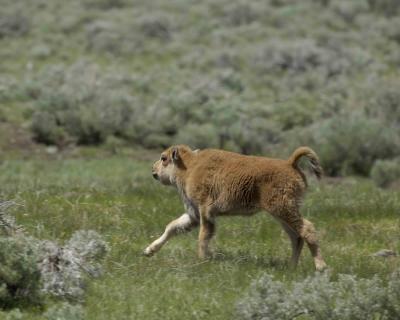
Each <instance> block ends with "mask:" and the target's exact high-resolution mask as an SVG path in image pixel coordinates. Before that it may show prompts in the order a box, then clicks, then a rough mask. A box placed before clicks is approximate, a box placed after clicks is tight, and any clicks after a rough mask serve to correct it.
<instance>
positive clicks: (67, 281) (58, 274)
mask: <svg viewBox="0 0 400 320" xmlns="http://www.w3.org/2000/svg"><path fill="white" fill-rule="evenodd" d="M39 249H40V250H41V260H40V262H39V267H40V271H41V277H42V282H43V289H42V290H43V291H44V292H46V293H50V294H51V295H54V296H57V297H61V298H67V299H70V300H74V301H76V300H78V301H80V300H82V299H83V297H84V293H85V288H86V282H87V275H90V276H92V277H98V276H100V275H101V272H102V269H101V264H100V262H101V260H102V259H103V258H104V257H105V255H106V253H107V251H108V246H107V243H106V242H105V241H104V240H103V239H102V237H101V236H100V235H99V234H98V233H96V232H95V231H91V230H89V231H83V230H80V231H77V232H75V233H74V234H73V235H72V237H71V239H70V240H69V241H68V242H67V243H66V244H65V245H64V246H59V245H57V244H56V243H54V242H51V241H43V242H41V243H40V247H39Z"/></svg>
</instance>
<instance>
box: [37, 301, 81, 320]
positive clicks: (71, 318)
mask: <svg viewBox="0 0 400 320" xmlns="http://www.w3.org/2000/svg"><path fill="white" fill-rule="evenodd" d="M43 316H44V318H45V319H46V320H83V319H84V311H83V308H82V306H80V305H71V304H69V303H68V302H64V303H62V304H57V305H54V306H52V307H51V308H49V309H48V310H47V311H46V312H45V313H44V314H43Z"/></svg>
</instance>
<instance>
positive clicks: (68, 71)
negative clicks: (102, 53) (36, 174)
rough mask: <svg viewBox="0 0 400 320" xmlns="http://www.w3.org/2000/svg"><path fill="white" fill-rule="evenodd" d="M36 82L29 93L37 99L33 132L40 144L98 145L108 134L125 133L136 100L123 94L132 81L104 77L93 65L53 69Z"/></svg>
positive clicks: (44, 72)
mask: <svg viewBox="0 0 400 320" xmlns="http://www.w3.org/2000/svg"><path fill="white" fill-rule="evenodd" d="M35 80H36V85H29V86H27V94H31V95H32V96H33V98H34V99H35V104H36V110H35V112H34V114H33V117H32V131H33V133H34V135H35V138H36V140H38V141H39V142H43V143H47V144H58V145H63V144H65V143H68V142H71V141H75V142H77V143H80V144H99V143H102V142H104V141H105V139H106V138H107V137H108V136H109V135H119V134H122V132H121V130H122V128H123V127H124V125H125V123H126V122H129V120H130V117H132V116H133V114H134V107H135V106H136V105H135V100H134V98H133V97H132V96H131V95H130V94H129V93H128V90H126V91H122V87H123V86H128V85H129V84H130V81H131V80H130V79H129V78H124V77H120V76H117V75H110V74H107V75H103V74H102V73H101V71H100V69H99V68H98V67H97V66H96V65H94V64H90V63H87V62H85V61H80V62H78V63H76V64H74V65H72V66H70V67H65V66H51V67H49V68H47V69H45V70H44V71H43V72H42V74H39V76H38V79H35ZM35 80H34V81H35Z"/></svg>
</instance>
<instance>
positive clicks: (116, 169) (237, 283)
mask: <svg viewBox="0 0 400 320" xmlns="http://www.w3.org/2000/svg"><path fill="white" fill-rule="evenodd" d="M150 168H151V163H150V162H148V161H138V160H135V159H133V158H132V157H128V156H115V157H106V158H103V159H93V158H88V159H84V158H77V159H72V158H70V159H58V160H43V159H41V160H39V159H38V160H7V161H4V162H3V163H2V164H1V165H0V170H1V174H0V186H1V187H0V198H1V199H14V200H15V201H16V202H17V203H18V204H19V206H17V207H16V208H15V209H14V211H13V214H15V216H16V218H17V221H18V223H20V224H21V225H23V226H24V227H25V229H26V231H27V232H29V233H30V234H32V235H34V236H36V237H38V238H43V239H58V241H60V242H62V241H63V240H64V239H67V238H69V237H70V235H71V234H72V233H73V232H74V231H76V230H78V229H94V230H96V231H98V232H99V233H101V234H102V235H103V236H104V237H105V239H106V240H107V241H108V242H109V244H110V247H111V251H110V253H109V255H108V257H107V259H106V262H105V271H106V272H105V274H104V276H103V277H101V278H100V279H96V280H93V281H91V282H90V285H89V288H88V291H87V297H86V301H85V303H84V308H85V310H86V318H87V319H96V320H97V319H107V320H110V319H116V320H117V319H118V320H121V319H160V318H163V319H230V318H232V317H233V316H234V306H235V303H236V301H237V300H238V299H240V298H241V297H243V295H244V294H245V292H246V290H247V289H248V287H249V285H250V283H251V281H252V280H254V279H257V278H258V277H260V276H261V274H263V273H265V272H266V273H270V274H273V275H275V277H276V278H277V279H281V280H283V281H286V282H289V281H291V280H299V279H303V278H304V277H306V276H308V275H311V274H313V273H314V270H313V263H312V259H311V257H310V254H309V252H308V250H307V249H305V250H304V251H303V254H302V258H301V261H300V264H299V267H298V268H297V270H295V271H293V270H291V269H290V268H289V267H288V263H287V262H288V257H289V256H290V245H289V241H288V239H287V237H286V235H285V234H284V232H283V231H282V230H281V228H280V226H279V225H278V223H276V222H275V221H274V220H273V219H272V218H270V217H269V216H268V215H265V214H263V213H260V214H258V215H256V216H255V217H253V218H250V219H248V218H244V217H235V218H220V219H219V220H218V230H217V236H216V238H215V239H214V240H213V242H212V248H213V251H214V257H213V259H211V260H210V261H200V260H198V259H197V258H196V239H197V233H196V231H194V232H192V233H190V234H187V235H181V236H179V237H178V238H175V239H172V240H171V241H170V242H169V243H168V244H167V245H166V246H165V247H164V248H163V249H162V250H161V251H160V252H159V253H158V254H157V255H155V256H154V257H152V258H146V257H144V256H143V255H142V250H143V249H144V248H145V247H146V246H147V245H148V244H149V243H150V242H151V241H153V240H154V239H155V238H156V237H157V236H159V235H160V234H161V233H162V232H163V230H164V227H165V225H166V224H167V223H168V222H169V221H170V220H172V219H174V218H175V217H177V216H178V215H179V214H180V213H182V212H183V207H182V205H181V202H180V200H179V198H178V195H177V194H176V192H175V190H174V189H173V188H167V187H163V186H161V185H159V184H158V183H157V181H155V180H153V179H152V177H151V174H150ZM399 208H400V193H399V192H396V191H390V192H389V191H381V190H379V189H377V188H375V187H374V186H373V185H372V184H371V183H370V181H368V180H359V179H352V178H349V179H345V180H339V181H338V182H335V183H327V182H325V183H322V184H319V185H318V184H317V183H315V182H312V183H311V188H310V191H309V193H308V195H307V197H306V200H305V203H304V207H303V214H304V215H305V216H306V217H307V218H308V219H310V220H311V221H313V222H314V224H315V225H316V227H317V229H318V231H319V234H320V238H321V246H322V250H323V251H322V252H323V254H324V256H325V259H326V261H327V263H328V264H329V266H330V268H331V271H332V273H333V274H334V275H335V274H338V273H351V274H357V275H358V276H360V277H372V276H373V275H375V274H378V275H380V276H382V277H384V276H385V275H387V274H389V273H391V272H392V271H393V270H395V269H397V268H399V267H400V261H399V258H390V259H384V258H375V257H371V256H370V255H371V254H372V253H374V252H376V251H377V250H379V249H383V248H385V249H392V250H395V251H397V252H399V251H400V235H399V230H400V219H399V214H400V213H399ZM52 303H54V302H51V301H49V304H52ZM22 311H23V314H24V315H25V317H24V318H26V319H40V317H41V316H40V311H37V310H22Z"/></svg>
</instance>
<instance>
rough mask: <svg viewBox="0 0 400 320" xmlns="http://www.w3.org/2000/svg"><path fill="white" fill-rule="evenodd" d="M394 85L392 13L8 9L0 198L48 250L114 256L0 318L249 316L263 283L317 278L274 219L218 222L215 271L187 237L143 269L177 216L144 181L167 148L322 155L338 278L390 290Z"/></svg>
mask: <svg viewBox="0 0 400 320" xmlns="http://www.w3.org/2000/svg"><path fill="white" fill-rule="evenodd" d="M399 76H400V2H399V1H398V0H352V1H345V0H302V1H296V0H262V1H261V0H251V1H240V0H234V1H232V0H218V1H212V0H204V1H193V0H171V1H162V0H153V1H145V0H70V1H61V0H55V1H50V0H30V1H14V0H0V161H1V163H0V199H1V200H10V199H13V200H14V201H16V202H17V203H18V204H20V206H17V207H16V208H14V209H13V210H12V214H13V215H14V216H15V217H16V220H17V223H18V224H21V225H23V226H24V227H25V229H26V231H27V232H28V233H29V234H31V235H32V236H34V237H36V238H38V239H51V240H54V241H58V242H60V243H62V242H63V241H66V240H67V239H69V238H70V236H71V235H72V234H73V233H74V232H75V231H77V230H79V229H94V230H96V231H97V232H99V233H100V234H102V235H103V236H104V237H105V239H106V240H107V242H108V243H109V244H110V252H109V254H108V256H107V258H106V261H105V263H104V269H105V274H104V276H103V277H102V278H100V279H96V280H93V281H90V282H89V285H88V287H87V288H86V298H85V300H84V302H81V301H80V302H77V301H69V303H70V304H71V305H70V304H65V303H62V302H61V301H60V299H58V298H54V297H48V296H46V297H43V298H41V299H43V301H44V302H43V303H42V304H40V306H37V304H35V303H33V304H32V303H29V304H27V305H21V306H19V307H18V308H19V309H15V306H13V308H11V309H10V307H8V309H5V310H4V311H3V312H0V318H1V317H3V318H6V317H8V318H9V319H25V318H26V319H42V318H43V317H47V318H48V319H55V318H57V317H58V318H60V317H61V318H62V317H63V318H62V319H64V318H65V319H78V317H85V318H87V319H92V318H93V319H103V318H107V319H159V318H160V317H161V316H162V317H164V318H165V319H205V318H209V317H211V318H213V319H228V318H232V317H245V315H244V313H243V312H244V311H243V312H242V313H240V312H239V313H237V312H236V311H235V306H236V305H239V306H241V307H238V308H242V309H243V310H244V309H245V307H243V306H244V304H243V303H242V304H240V303H239V304H237V301H239V300H240V299H242V298H243V297H244V294H245V292H246V291H247V290H248V288H249V286H250V283H251V282H252V281H253V280H256V279H258V278H259V277H260V276H261V274H263V273H264V272H266V273H268V274H273V275H275V277H276V279H278V280H280V281H283V283H285V284H288V285H289V284H290V283H291V282H292V281H302V280H303V279H304V278H305V277H306V276H310V275H312V266H311V259H310V257H309V254H308V252H306V253H305V254H303V256H304V257H303V259H302V262H301V264H300V266H299V269H298V270H297V271H296V272H293V271H290V270H289V269H288V268H287V265H286V260H287V259H286V258H287V256H288V255H289V251H290V250H289V243H288V241H287V239H286V236H285V234H284V233H283V232H282V231H281V230H280V228H279V226H278V225H277V224H275V223H274V222H272V220H271V219H266V218H265V215H259V216H257V217H256V218H254V219H252V220H246V221H244V220H243V219H242V218H234V219H232V220H225V219H222V220H221V223H220V225H221V226H220V229H219V230H218V236H217V238H216V239H215V241H214V245H215V256H214V258H213V259H212V260H211V261H208V262H206V263H201V262H199V261H198V260H197V259H196V257H195V243H196V241H195V239H196V235H195V233H193V234H190V235H187V236H182V237H181V239H179V240H176V241H172V242H171V243H169V244H168V246H167V247H166V248H165V249H163V251H162V252H160V254H159V255H157V256H156V257H153V258H151V259H146V258H144V257H142V256H141V251H142V249H143V248H144V247H145V246H146V244H147V243H148V242H150V241H151V240H152V239H153V238H154V237H155V236H156V235H158V234H159V233H161V232H162V229H163V228H164V225H165V224H166V223H167V222H168V221H169V220H171V219H172V218H174V217H176V216H177V215H178V214H179V213H180V212H181V211H182V207H181V204H180V202H179V199H178V196H177V195H176V194H175V193H174V192H173V190H169V189H165V188H162V187H161V186H158V185H157V184H156V182H155V181H152V178H151V175H150V174H149V173H150V169H149V168H150V164H151V162H152V161H154V160H155V159H156V158H157V157H158V154H159V151H160V150H162V149H163V148H164V147H166V146H169V145H170V144H173V143H186V144H189V145H191V146H192V147H196V148H205V147H217V148H223V149H228V150H233V151H238V152H242V153H246V154H260V155H268V156H276V157H283V158H285V157H287V156H288V155H289V154H290V153H291V152H292V151H293V150H294V148H296V147H297V146H299V145H309V146H311V147H312V148H314V149H315V150H316V151H317V153H318V154H319V156H320V158H321V161H322V164H323V167H324V169H325V173H326V175H327V177H326V178H325V182H323V183H322V184H316V183H313V182H312V183H311V187H310V192H309V195H308V198H307V199H306V201H305V205H304V214H305V215H306V216H307V217H309V218H310V219H311V220H313V221H314V222H315V224H316V225H317V227H318V229H319V230H320V236H321V239H322V248H323V250H324V254H325V256H326V257H327V259H326V260H327V262H328V264H330V266H331V268H332V271H331V272H332V277H333V279H339V278H340V277H339V276H338V274H341V273H346V274H352V275H354V276H357V277H361V278H371V277H373V275H375V274H376V275H378V276H379V277H382V279H386V280H382V281H383V282H384V284H382V286H384V285H385V283H387V281H389V280H387V279H388V278H387V277H388V276H389V275H390V274H392V273H393V272H394V271H395V270H397V269H398V268H399V264H400V263H399V260H398V258H396V257H391V258H390V257H389V258H387V259H386V258H382V257H371V254H373V253H374V252H375V251H377V250H379V249H383V248H385V249H390V250H393V251H394V252H399V251H400V238H399V230H400V222H399V207H400V198H399V196H400V193H399V191H398V190H399V189H398V188H399V185H400V89H399V88H400V77H399ZM370 178H371V179H370ZM381 188H386V189H387V190H383V189H381ZM13 261H14V260H13ZM2 272H3V273H2ZM5 274H6V273H5V271H2V270H1V269H0V280H1V281H4V279H5ZM268 281H269V280H268ZM268 281H266V283H270V282H268ZM385 281H386V282H385ZM373 285H377V284H376V283H374V284H373ZM2 288H3V287H2V284H1V283H0V300H1V299H2ZM277 290H278V289H277ZM278 291H279V290H278ZM279 292H281V293H282V292H283V291H282V290H281V291H279ZM366 304H368V303H366ZM0 305H2V303H0ZM253 307H254V306H253ZM71 308H72V309H71ZM74 308H75V309H74ZM370 314H372V316H375V315H376V314H374V313H370ZM68 317H69V318H68ZM281 317H282V318H284V316H283V315H281ZM288 317H289V316H288ZM304 317H306V316H305V315H304ZM307 317H308V318H306V319H314V318H315V317H316V316H315V313H314V316H313V315H311V314H309V315H308V316H307ZM313 317H314V318H313ZM350 318H351V319H356V318H355V316H354V315H352V316H351V317H350ZM360 318H361V319H366V318H365V317H364V316H363V315H361V313H360ZM285 319H286V318H285ZM315 319H317V318H315ZM332 319H333V318H332ZM343 319H344V318H343ZM371 319H376V318H371Z"/></svg>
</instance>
